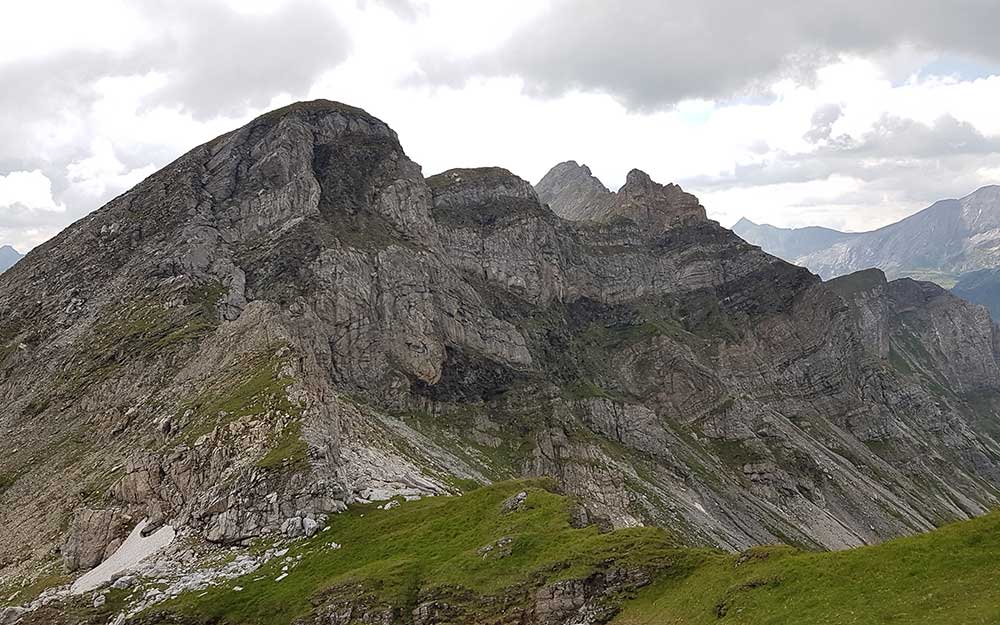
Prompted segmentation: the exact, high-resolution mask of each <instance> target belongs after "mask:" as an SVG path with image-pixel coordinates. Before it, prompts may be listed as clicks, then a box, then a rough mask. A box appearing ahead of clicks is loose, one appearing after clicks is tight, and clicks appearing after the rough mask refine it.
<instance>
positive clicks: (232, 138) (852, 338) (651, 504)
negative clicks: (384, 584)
mask: <svg viewBox="0 0 1000 625" xmlns="http://www.w3.org/2000/svg"><path fill="white" fill-rule="evenodd" d="M540 195H544V194H540ZM585 196H586V194H584V195H581V196H580V197H585ZM572 197H576V196H572ZM569 203H570V202H569V201H568V200H567V202H566V205H567V206H568V205H569ZM26 293H27V294H30V296H28V297H25V294H26ZM998 345H1000V341H998V339H997V330H996V327H995V326H994V325H993V324H992V322H991V321H990V320H989V318H988V316H985V315H984V314H982V310H981V309H978V308H976V307H971V306H969V305H967V304H965V303H964V302H961V301H960V300H957V299H956V298H953V297H950V296H949V295H947V294H946V293H942V292H939V291H935V290H934V289H932V288H930V287H928V286H926V285H923V284H920V283H909V282H907V283H897V282H892V283H886V282H885V280H884V277H883V276H881V274H878V275H865V276H864V279H863V280H857V281H856V282H852V281H850V280H847V281H845V282H842V283H837V284H823V283H821V282H820V281H819V279H818V278H817V277H816V276H814V275H812V274H811V273H809V272H808V271H807V270H805V269H801V268H798V267H794V266H792V265H789V264H787V263H785V262H783V261H780V260H778V259H776V258H774V257H772V256H769V255H768V254H766V253H764V252H763V251H761V250H760V249H759V248H756V247H754V246H751V245H749V244H747V243H745V242H744V241H742V240H741V239H739V238H738V237H736V236H734V235H733V234H732V233H731V232H730V231H728V230H726V229H724V228H722V227H720V226H719V225H718V224H716V223H714V222H711V221H709V220H707V219H706V218H705V213H704V209H703V208H702V207H701V206H700V204H699V203H698V201H697V199H696V198H694V196H691V195H690V194H687V193H685V192H683V191H682V190H680V188H679V187H676V186H675V185H666V186H663V185H659V184H657V183H655V182H653V181H652V180H650V179H649V177H648V176H646V175H645V174H643V173H641V172H638V171H634V172H632V173H630V174H629V176H628V181H627V182H626V184H625V185H624V186H623V187H622V189H621V190H620V191H619V192H617V193H616V194H614V195H613V196H612V197H611V199H610V201H608V204H607V206H606V209H605V212H603V213H602V216H600V217H596V218H593V219H586V220H582V221H569V220H565V219H562V218H560V217H559V216H557V215H556V214H555V213H553V212H552V211H551V210H549V209H548V208H546V206H545V205H544V204H543V203H542V202H541V201H539V196H538V195H536V193H535V191H534V190H533V189H532V188H531V186H530V185H529V184H528V183H526V182H525V181H523V180H521V179H520V178H518V177H517V176H515V175H513V174H511V173H510V172H508V171H506V170H503V169H499V168H487V169H473V170H451V171H448V172H445V173H443V174H439V175H436V176H432V177H431V178H429V179H426V180H425V179H424V177H423V176H422V174H421V172H420V169H419V167H418V166H417V165H416V164H415V163H413V162H412V161H410V160H409V159H408V158H407V157H406V155H405V153H404V152H403V150H402V148H401V147H400V145H399V142H398V140H397V138H396V135H395V133H394V132H393V131H392V130H391V129H389V127H388V126H386V125H385V124H384V123H383V122H381V121H379V120H377V119H375V118H373V117H371V116H370V115H368V114H367V113H365V112H364V111H361V110H359V109H354V108H351V107H348V106H345V105H341V104H337V103H331V102H324V101H318V102H312V103H303V104H297V105H293V106H291V107H287V108H285V109H281V110H278V111H275V112H272V113H269V114H267V115H265V116H263V117H261V118H259V119H257V120H255V121H253V122H251V123H250V124H248V125H247V126H245V127H244V128H241V129H239V130H236V131H234V132H232V133H229V134H226V135H223V136H221V137H219V138H217V139H215V140H213V141H211V142H209V143H208V144H205V145H204V146H200V147H198V148H195V149H194V150H192V151H191V152H189V153H188V154H186V155H184V156H182V157H181V158H180V159H178V160H177V161H175V162H174V163H173V164H171V165H170V166H168V167H167V168H165V169H164V170H162V171H160V172H158V173H157V174H154V175H153V176H151V177H150V178H149V179H147V180H146V181H144V182H143V183H141V184H140V185H138V186H137V187H136V188H135V189H133V190H132V191H130V192H128V193H126V194H125V195H123V196H121V197H119V198H117V199H116V200H114V201H112V202H111V203H109V204H108V205H107V206H105V207H104V208H102V209H101V210H99V211H97V212H95V213H93V214H92V215H90V216H88V217H87V218H85V219H84V220H82V221H80V222H78V223H77V224H74V225H73V226H71V227H70V228H68V229H67V230H66V231H65V232H63V233H62V234H60V235H59V236H57V237H56V238H54V239H53V240H52V241H50V242H48V243H46V244H45V245H43V246H41V247H40V248H39V249H38V250H36V251H34V252H33V253H32V254H30V255H29V256H28V257H27V258H26V259H25V260H24V261H22V262H20V263H18V264H17V265H16V266H14V267H13V268H12V269H11V270H10V271H8V272H6V273H5V274H3V276H2V277H0V402H2V403H3V405H4V406H5V408H4V411H3V413H2V415H0V428H2V429H3V430H4V431H5V432H7V433H8V436H7V438H6V439H5V442H4V449H5V452H6V453H5V454H4V455H3V456H2V457H0V476H3V478H4V479H3V481H2V482H0V483H2V484H4V485H5V486H4V488H3V491H2V497H3V499H4V503H5V505H4V506H3V508H2V509H0V524H2V525H3V526H4V527H8V528H12V529H11V531H10V532H9V533H5V535H4V537H3V539H2V541H0V557H2V562H3V565H4V566H5V567H7V569H8V570H18V567H22V568H23V567H30V566H32V564H31V562H33V561H34V560H37V559H44V558H46V557H48V556H47V555H46V554H48V553H49V551H48V547H49V546H52V545H57V544H61V543H62V542H63V541H64V540H65V538H66V537H65V535H64V532H63V530H62V529H61V528H62V527H64V522H65V520H66V519H67V515H68V514H70V513H71V512H72V510H75V509H79V508H87V509H92V510H111V511H115V512H114V513H115V514H123V515H126V514H127V515H130V516H131V517H132V518H143V517H146V516H148V517H150V519H151V520H152V521H153V523H154V525H155V524H159V523H169V524H171V525H174V526H175V527H178V528H180V529H181V531H182V534H184V533H187V534H197V535H200V536H201V537H202V538H204V539H207V540H211V541H217V542H221V543H224V544H231V543H238V542H242V541H246V540H248V539H252V538H254V537H256V536H259V535H262V534H266V533H269V532H271V533H273V532H278V531H280V530H281V528H282V527H283V526H285V524H286V522H287V521H288V519H296V518H298V519H304V518H310V519H319V518H322V515H323V514H327V513H334V512H336V511H337V510H339V509H342V508H343V506H344V505H346V504H348V503H350V502H352V501H359V500H360V501H370V500H375V499H385V498H388V497H390V496H393V495H403V496H405V497H418V496H423V495H432V494H444V493H448V492H456V491H457V489H458V488H459V487H460V486H461V485H462V484H467V483H468V482H480V483H482V482H486V481H489V480H491V479H497V478H502V477H506V476H511V475H528V476H535V475H551V476H554V477H555V478H556V479H557V480H559V482H560V483H561V484H562V486H563V488H565V489H566V490H567V491H568V492H570V493H571V494H573V495H576V496H577V497H579V498H580V500H581V502H582V504H583V505H584V506H585V509H586V512H585V514H584V515H583V516H586V517H587V518H588V519H592V520H596V521H598V522H602V523H610V524H612V525H616V526H627V525H634V524H638V523H658V524H662V525H665V526H668V527H670V528H671V529H672V530H674V531H675V532H676V533H677V534H678V535H679V536H683V537H684V538H685V539H686V540H688V541H689V542H693V543H710V544H716V545H721V546H725V547H729V548H737V547H743V546H746V545H750V544H754V543H759V542H781V541H787V542H792V543H796V544H802V545H809V546H825V547H844V546H849V545H856V544H861V543H867V542H875V541H878V540H881V539H883V538H886V537H889V536H894V535H898V534H903V533H910V532H914V531H919V530H923V529H927V528H930V527H932V526H933V525H935V524H938V523H940V522H942V521H945V520H948V519H953V518H962V517H966V516H969V515H974V514H978V513H980V512H982V511H984V510H985V509H987V508H988V507H990V506H993V505H995V504H996V503H997V501H998V493H1000V490H998V489H1000V477H998V476H997V467H998V466H1000V446H998V445H997V443H996V441H995V439H994V436H995V435H996V423H997V416H996V414H997V413H996V400H997V398H998V391H1000V382H998V377H997V374H996V370H997V358H998V347H997V346H998ZM101 542H104V541H103V540H96V541H94V543H95V544H94V545H93V546H92V549H90V548H88V549H89V550H90V551H92V552H93V553H96V552H97V551H99V550H100V549H101V548H102V546H101V545H100V544H99V543H101ZM23 544H28V545H33V546H35V548H36V549H37V551H36V555H35V556H34V557H33V558H29V559H27V560H24V559H23V558H21V555H20V554H23V550H22V547H21V545H23ZM109 544H110V543H108V544H106V545H103V548H104V550H105V551H106V550H107V548H108V545H109ZM19 558H20V559H19ZM570 590H572V589H570ZM574 596H575V595H574ZM550 599H551V600H552V601H548V600H547V601H548V603H552V602H555V603H560V602H561V601H562V600H561V599H560V598H559V597H556V596H553V597H551V598H550ZM573 601H575V599H574V600H573ZM571 603H572V601H571ZM560 605H561V603H560ZM574 605H575V604H574ZM553 609H555V608H553ZM560 609H561V608H560ZM331 618H332V617H331Z"/></svg>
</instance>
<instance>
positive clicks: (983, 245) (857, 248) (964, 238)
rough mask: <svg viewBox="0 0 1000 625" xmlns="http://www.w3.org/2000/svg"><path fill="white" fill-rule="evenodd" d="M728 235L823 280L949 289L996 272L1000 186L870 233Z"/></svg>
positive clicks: (741, 229) (741, 228) (742, 230)
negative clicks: (967, 276)
mask: <svg viewBox="0 0 1000 625" xmlns="http://www.w3.org/2000/svg"><path fill="white" fill-rule="evenodd" d="M733 231H734V232H736V234H738V235H740V236H741V237H743V238H744V239H745V240H747V241H749V242H750V243H753V244H754V245H760V246H761V247H763V248H764V249H765V250H766V251H769V252H770V253H773V254H775V255H777V256H780V257H782V258H784V259H786V260H788V261H789V262H793V263H795V264H798V265H802V266H805V267H808V268H809V269H811V270H813V271H815V272H816V273H818V274H819V275H821V276H823V277H824V278H830V277H834V276H839V275H844V274H848V273H851V272H853V271H859V270H861V269H867V268H869V267H878V268H879V269H882V270H883V271H885V272H886V274H887V275H889V276H890V277H900V276H908V277H915V278H922V277H923V278H928V279H934V280H935V281H937V282H940V283H941V284H943V285H945V286H949V287H950V286H951V285H952V284H953V283H954V281H955V279H956V278H957V277H958V276H959V275H961V274H963V273H966V272H971V271H976V270H979V269H988V268H992V267H998V266H1000V186H988V187H983V188H982V189H979V190H978V191H976V192H975V193H972V194H970V195H967V196H965V197H964V198H962V199H960V200H942V201H940V202H935V203H934V204H933V205H932V206H930V207H928V208H925V209H924V210H922V211H920V212H919V213H916V214H914V215H911V216H910V217H907V218H906V219H903V220H901V221H898V222H896V223H894V224H890V225H888V226H885V227H883V228H879V229H878V230H873V231H871V232H861V233H842V232H837V231H836V230H828V229H826V228H798V229H784V228H775V227H773V226H758V225H757V224H754V223H753V222H751V221H748V220H745V219H743V220H740V222H738V223H737V224H736V225H735V226H733Z"/></svg>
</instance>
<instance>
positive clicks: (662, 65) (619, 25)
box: [423, 0, 1000, 110]
mask: <svg viewBox="0 0 1000 625" xmlns="http://www.w3.org/2000/svg"><path fill="white" fill-rule="evenodd" d="M998 19H1000V4H998V3H997V2H995V1H994V0H955V1H954V2H949V3H947V4H945V3H941V2H940V1H939V0H911V1H910V2H907V3H905V4H901V3H899V2H897V1H895V0H837V1H834V0H817V1H815V2H801V1H799V0H776V1H773V2H767V3H752V2H733V1H731V0H677V1H675V2H663V1H662V0H625V1H622V2H606V1H605V0H556V1H555V2H554V3H553V5H552V7H551V8H550V9H549V10H548V11H546V12H544V13H543V14H542V15H540V16H539V17H538V18H536V19H534V20H532V21H531V22H529V23H528V24H527V25H525V26H523V27H522V28H521V29H520V30H519V31H518V32H516V33H515V34H514V35H513V36H512V37H511V38H510V39H508V40H507V41H506V42H505V43H504V44H503V45H501V46H500V47H499V48H498V49H496V50H493V51H491V52H489V53H486V54H483V55H480V56H477V57H474V58H467V59H452V58H446V57H442V56H440V55H437V56H430V57H427V58H425V59H424V63H423V69H424V78H425V79H427V80H430V81H432V82H440V83H446V84H461V83H462V82H464V81H465V80H466V79H467V78H468V77H470V76H475V75H486V76H511V75H516V76H520V77H522V78H523V79H524V81H525V85H526V89H527V90H528V91H529V92H532V93H535V94H539V95H546V96H547V95H557V94H561V93H564V92H566V91H569V90H574V89H583V90H589V91H597V92H606V93H610V94H612V95H614V96H616V97H618V98H619V99H621V100H622V101H623V102H625V104H626V105H627V106H629V107H630V108H632V109H639V110H645V109H655V108H662V107H667V106H669V105H671V104H673V103H675V102H677V101H679V100H682V99H685V98H691V97H707V98H727V97H731V96H733V95H734V94H745V93H751V94H752V93H754V92H759V87H760V85H761V82H760V81H761V80H765V79H771V78H774V77H777V76H783V75H794V76H797V77H798V78H799V79H800V80H806V81H807V80H808V79H809V78H810V77H811V76H812V75H813V72H814V70H815V69H816V68H817V67H818V66H819V65H821V64H822V63H824V62H827V61H829V60H830V59H831V58H833V57H835V56H836V55H838V54H841V53H845V52H854V53H873V52H879V51H888V50H892V49H894V48H895V47H897V46H899V45H901V44H909V45H912V46H915V47H917V48H919V49H927V50H932V51H937V50H943V51H948V52H949V53H951V54H956V55H968V56H970V57H973V58H978V59H984V60H988V61H998V60H1000V38H998V37H996V35H995V24H996V23H997V21H998Z"/></svg>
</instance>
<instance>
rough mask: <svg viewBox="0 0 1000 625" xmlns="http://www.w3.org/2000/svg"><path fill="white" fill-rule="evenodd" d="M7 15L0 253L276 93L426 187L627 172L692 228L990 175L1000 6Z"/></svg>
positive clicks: (184, 1)
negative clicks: (703, 221)
mask: <svg viewBox="0 0 1000 625" xmlns="http://www.w3.org/2000/svg"><path fill="white" fill-rule="evenodd" d="M2 15H3V19H2V20H0V245H2V244H4V243H9V244H13V245H14V246H15V247H17V248H19V249H20V250H21V251H27V250H28V249H30V248H31V247H33V246H35V245H37V244H39V243H41V242H43V241H44V240H46V239H47V238H49V237H51V236H52V235H54V234H55V233H56V232H58V231H59V230H60V229H62V228H64V227H65V226H66V225H68V224H69V223H71V222H72V221H74V220H76V219H78V218H80V217H81V216H83V215H85V214H86V213H88V212H89V211H91V210H94V209H96V208H98V207H100V206H101V205H102V204H103V203H104V202H106V201H107V200H108V199H110V198H111V197H114V196H115V195H117V194H119V193H121V192H122V191H124V190H126V189H128V188H129V187H131V186H132V185H134V184H135V183H137V182H138V181H139V180H141V179H142V178H144V177H145V176H147V175H149V174H150V173H152V172H153V171H155V170H156V169H158V168H160V167H162V166H164V165H166V164H167V163H169V162H170V161H171V160H173V159H174V158H176V157H177V156H178V155H180V154H181V153H183V152H185V151H187V150H188V149H190V148H191V147H193V146H195V145H197V144H199V143H202V142H204V141H207V140H208V139H211V138H212V137H214V136H216V135H218V134H220V133H222V132H225V131H227V130H230V129H232V128H234V127H236V126H239V125H241V124H243V123H245V122H246V121H248V120H249V119H251V118H252V117H254V116H255V115H257V114H259V113H261V112H263V111H265V110H267V109H270V108H274V107H277V106H280V105H283V104H286V103H288V102H291V101H294V100H302V99H312V98H328V99H333V100H340V101H343V102H347V103H349V104H353V105H356V106H361V107H363V108H365V109H367V110H368V111H369V112H370V113H372V114H374V115H376V116H378V117H380V118H381V119H383V120H384V121H386V122H387V123H388V124H389V125H390V126H392V127H393V128H394V129H395V130H396V131H397V132H398V133H399V136H400V139H401V141H402V143H403V147H404V149H406V151H407V153H408V154H409V155H410V157H411V158H413V159H414V160H415V161H417V162H418V163H420V164H421V165H422V166H423V168H424V173H425V174H426V175H430V174H433V173H437V172H439V171H441V170H444V169H447V168H450V167H460V166H461V167H472V166H480V165H500V166H503V167H507V168H508V169H510V170H512V171H513V172H515V173H517V174H519V175H521V176H522V177H524V178H526V179H528V180H530V181H531V182H537V181H538V179H539V178H541V176H542V175H544V174H545V172H546V171H547V170H548V169H549V167H551V166H552V165H554V164H555V163H557V162H560V161H563V160H568V159H574V160H577V161H578V162H580V163H586V164H587V165H589V166H590V167H591V169H592V170H593V172H594V173H595V175H597V176H598V177H599V178H601V180H603V181H604V183H605V184H606V185H607V186H609V187H611V188H613V189H614V188H617V187H618V186H620V185H621V184H622V182H623V181H624V178H625V174H626V173H627V172H628V171H629V170H630V169H631V168H633V167H638V168H641V169H644V170H646V171H647V172H649V173H650V174H651V175H652V176H653V177H654V178H655V179H657V180H659V181H661V182H668V181H673V182H678V183H680V184H681V185H682V186H683V187H685V188H686V189H687V190H689V191H692V192H694V193H696V194H697V195H698V196H699V197H700V198H701V200H702V203H703V204H704V205H705V206H706V207H707V209H708V213H709V216H711V217H712V218H714V219H717V220H719V221H720V222H722V223H723V225H727V226H728V225H731V224H732V223H733V222H735V221H736V220H737V219H739V217H741V216H746V217H749V218H750V219H753V220H754V221H757V222H768V223H773V224H776V225H782V226H802V225H814V224H815V225H825V226H830V227H835V228H841V229H848V230H864V229H869V228H873V227H877V226H881V225H884V224H886V223H889V222H892V221H896V220H898V219H899V218H901V217H903V216H905V215H907V214H910V213H912V212H914V211H916V210H919V209H920V208H923V207H925V206H927V205H929V204H931V203H932V202H933V201H935V200H937V199H941V198H945V197H957V196H962V195H965V194H967V193H970V192H972V191H973V190H975V189H976V188H978V187H980V186H982V185H985V184H991V183H1000V114H998V113H997V111H1000V37H998V36H997V35H996V26H997V24H998V23H1000V1H998V0H951V1H950V2H942V1H940V0H908V1H907V2H901V1H890V0H838V1H836V2H832V1H827V0H812V1H811V2H802V1H801V0H771V1H764V2H749V1H747V2H743V1H742V0H672V1H669V2H667V1H663V0H616V1H614V2H612V1H611V0H606V1H602V2H598V1H596V0H562V1H560V0H552V1H549V2H543V1H539V0H530V1H527V0H525V1H523V2H517V1H508V2H497V1H495V0H483V1H478V0H429V1H421V0H231V1H230V0H217V1H214V0H129V1H125V0H88V1H87V2H79V1H76V0H63V1H54V0H33V1H32V2H6V3H4V6H3V8H2Z"/></svg>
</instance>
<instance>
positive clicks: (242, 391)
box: [178, 352, 302, 449]
mask: <svg viewBox="0 0 1000 625" xmlns="http://www.w3.org/2000/svg"><path fill="white" fill-rule="evenodd" d="M283 366H284V360H283V359H282V358H281V357H279V356H278V355H276V353H272V352H268V353H255V354H250V355H248V356H245V357H243V358H242V359H241V360H240V361H238V362H237V363H235V364H234V365H232V366H230V367H229V368H228V369H227V370H226V372H225V373H223V374H222V375H220V376H219V379H218V380H216V381H215V383H214V384H212V385H210V387H209V388H208V389H206V390H205V391H203V392H202V393H200V394H199V395H198V396H197V397H195V398H194V399H192V400H190V401H187V402H185V403H184V404H182V405H181V407H180V409H179V410H178V412H179V413H180V414H182V415H183V414H185V413H187V411H189V410H190V411H191V412H192V418H191V422H190V423H189V424H188V425H187V426H186V427H185V429H184V433H183V437H184V440H185V442H193V441H195V440H197V439H198V437H199V436H201V435H203V434H206V433H208V432H210V431H211V430H212V428H214V427H216V426H218V425H224V424H225V423H229V422H232V421H235V420H236V419H239V418H241V417H246V416H253V415H265V414H267V413H269V412H272V411H276V412H283V413H285V414H289V415H292V416H300V415H301V414H302V408H301V407H300V406H298V405H296V404H295V403H294V402H292V401H291V400H290V399H289V398H288V387H289V386H290V385H291V384H292V382H293V380H292V379H291V378H290V377H287V376H284V375H282V372H281V370H282V367H283ZM296 432H299V430H296ZM295 439H298V440H299V441H301V436H298V435H296V436H295V437H293V438H288V439H287V440H285V439H284V438H283V439H282V440H281V441H279V443H280V444H281V445H283V446H284V447H285V448H286V449H287V448H288V447H290V446H296V443H295Z"/></svg>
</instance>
